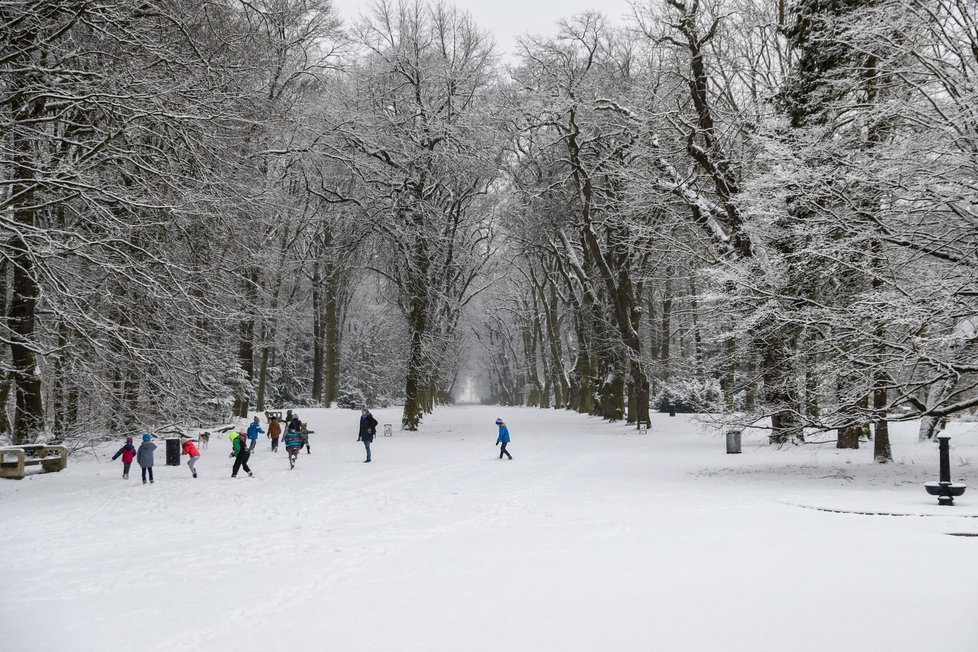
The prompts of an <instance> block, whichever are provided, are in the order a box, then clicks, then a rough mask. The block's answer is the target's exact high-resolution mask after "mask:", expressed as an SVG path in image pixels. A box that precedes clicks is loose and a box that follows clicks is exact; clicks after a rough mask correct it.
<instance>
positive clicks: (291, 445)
mask: <svg viewBox="0 0 978 652" xmlns="http://www.w3.org/2000/svg"><path fill="white" fill-rule="evenodd" d="M305 441H306V440H305V438H304V437H303V436H302V433H301V432H300V431H298V430H289V431H288V432H287V433H285V452H287V453H288V454H289V468H290V469H294V468H295V460H296V458H297V457H298V456H299V452H300V451H301V450H302V446H303V445H304V444H305Z"/></svg>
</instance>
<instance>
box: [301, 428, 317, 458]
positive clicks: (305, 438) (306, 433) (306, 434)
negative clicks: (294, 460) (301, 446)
mask: <svg viewBox="0 0 978 652" xmlns="http://www.w3.org/2000/svg"><path fill="white" fill-rule="evenodd" d="M313 432H315V431H314V430H309V427H308V426H307V425H306V422H305V421H303V422H302V423H301V424H299V434H300V435H302V441H303V442H304V443H305V445H306V455H310V454H311V453H312V451H311V450H309V435H311V434H312V433H313Z"/></svg>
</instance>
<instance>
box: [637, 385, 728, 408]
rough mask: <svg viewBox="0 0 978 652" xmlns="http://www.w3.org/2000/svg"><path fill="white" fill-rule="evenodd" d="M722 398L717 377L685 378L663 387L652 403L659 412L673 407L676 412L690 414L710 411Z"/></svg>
mask: <svg viewBox="0 0 978 652" xmlns="http://www.w3.org/2000/svg"><path fill="white" fill-rule="evenodd" d="M722 399H723V394H722V392H721V390H720V383H719V381H717V380H716V379H714V378H706V379H698V378H685V379H678V380H675V381H672V382H670V383H669V384H668V385H666V386H664V387H662V388H661V389H660V391H659V393H658V394H657V395H656V397H655V401H654V402H653V404H652V405H653V408H654V409H655V410H656V411H658V412H668V411H669V409H670V407H671V408H672V409H674V410H675V411H676V412H681V413H687V414H688V413H694V412H710V411H712V410H713V409H714V408H715V406H717V405H719V404H720V402H721V401H722Z"/></svg>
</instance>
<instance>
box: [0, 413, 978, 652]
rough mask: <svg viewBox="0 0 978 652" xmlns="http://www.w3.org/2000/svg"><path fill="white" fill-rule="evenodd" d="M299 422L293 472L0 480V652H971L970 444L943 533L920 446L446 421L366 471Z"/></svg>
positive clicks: (380, 446)
mask: <svg viewBox="0 0 978 652" xmlns="http://www.w3.org/2000/svg"><path fill="white" fill-rule="evenodd" d="M301 414H302V417H303V418H304V419H305V420H307V421H308V422H309V424H310V427H311V428H313V429H314V430H315V431H316V434H314V435H312V437H311V439H312V454H311V455H306V454H303V455H302V457H301V458H300V459H299V464H298V466H297V468H296V470H294V471H290V470H289V468H288V464H287V462H286V458H285V454H284V452H279V453H277V454H273V453H271V452H269V451H268V450H267V444H266V440H264V439H263V440H261V445H262V448H261V450H260V452H258V453H256V454H255V455H254V456H253V457H252V464H251V466H252V468H253V470H254V472H255V476H256V477H255V478H250V479H249V478H238V479H234V480H232V479H231V478H230V477H229V476H230V465H231V460H230V459H228V457H227V456H228V451H229V445H228V442H227V439H226V438H215V439H212V441H211V445H210V448H209V450H205V451H203V457H202V458H201V460H200V462H199V463H198V469H199V471H200V478H199V479H197V480H193V479H191V477H190V473H189V471H188V470H187V469H186V466H182V467H179V468H176V467H166V466H162V462H163V457H164V456H163V454H162V453H163V447H162V446H161V447H160V450H158V451H157V461H158V463H159V464H158V466H157V467H156V473H157V481H156V484H153V485H147V486H143V485H142V484H141V483H140V481H139V480H138V470H135V471H134V472H133V474H132V478H135V479H130V480H128V481H124V480H122V479H121V463H119V462H110V461H109V459H108V457H109V456H110V455H111V453H112V452H114V450H115V449H116V448H117V447H118V445H117V444H116V445H111V446H105V447H104V448H103V449H102V450H101V451H100V455H99V458H98V459H97V460H96V459H94V458H92V457H88V458H80V457H77V456H76V457H75V458H73V459H72V460H71V462H70V464H69V468H68V469H67V470H66V471H63V472H61V473H55V474H43V475H31V476H29V477H28V478H26V479H24V480H22V481H10V480H8V481H0V649H2V650H4V651H5V652H20V651H31V652H34V651H47V650H71V651H88V650H91V651H93V652H95V651H98V652H112V651H116V650H125V651H127V652H130V651H132V650H140V651H141V652H146V651H150V650H165V651H175V650H210V651H215V650H222V651H223V650H228V651H231V650H234V651H239V650H240V651H248V650H255V651H259V650H260V651H262V652H268V651H270V650H290V651H304V650H316V651H319V650H331V651H339V652H343V651H346V650H351V651H353V650H356V651H357V652H367V651H373V650H378V651H380V650H384V651H387V650H391V651H397V652H409V651H419V652H420V651H425V652H431V651H443V650H444V651H449V650H451V651H453V652H455V651H460V652H467V651H482V650H486V651H489V650H493V651H495V650H508V651H523V650H525V651H549V650H554V651H561V652H565V651H574V650H581V651H584V650H587V651H593V650H615V651H631V650H635V651H642V652H647V651H649V650H674V651H687V650H697V651H698V650H704V651H720V650H723V651H726V652H730V651H734V652H736V651H740V650H743V651H745V652H746V651H750V652H764V651H767V650H771V651H775V650H777V651H781V650H794V651H798V650H802V651H807V650H812V651H816V650H817V651H822V650H837V651H845V650H860V651H867V652H869V651H876V650H879V651H887V652H898V651H904V650H905V651H908V652H909V651H923V650H932V649H933V650H938V649H942V650H958V651H964V650H978V617H976V615H975V613H976V611H975V609H976V607H978V538H968V537H960V536H948V533H978V518H972V517H975V516H978V477H976V475H978V474H976V473H975V468H976V467H975V462H976V461H978V427H976V426H975V425H973V424H954V425H953V426H952V430H951V433H950V434H952V435H953V436H954V439H953V440H952V444H953V445H954V450H953V451H952V475H953V478H954V479H955V480H959V481H963V482H965V483H967V484H969V485H971V488H970V489H969V490H968V493H966V494H965V495H964V496H963V497H962V498H961V499H959V500H958V502H959V505H957V506H955V507H951V508H938V507H937V506H936V504H935V500H934V499H933V498H931V497H930V496H928V495H927V494H926V493H925V492H924V490H923V487H922V486H921V485H922V483H923V482H924V481H926V480H935V479H936V478H937V452H936V447H935V445H934V444H930V443H927V444H918V443H917V442H916V441H915V435H914V432H913V424H907V425H903V426H899V427H898V428H897V432H896V433H895V434H894V437H893V439H894V456H895V458H896V459H897V462H898V463H897V464H895V465H886V466H879V465H873V464H872V463H871V456H872V454H871V451H870V450H866V449H863V450H859V451H839V450H837V449H835V448H834V446H833V445H832V444H825V445H806V446H800V447H791V448H790V450H784V451H777V450H774V449H773V448H771V447H769V446H766V445H764V443H763V442H764V437H763V435H762V434H760V433H754V434H750V435H749V436H747V437H746V438H745V442H744V453H743V454H742V455H726V454H725V448H724V441H723V439H722V438H721V437H718V436H717V435H716V434H715V433H708V432H704V431H703V430H702V429H700V427H699V426H697V425H696V424H695V423H694V422H693V421H691V420H690V419H689V418H686V417H683V416H679V417H676V418H673V419H670V418H668V417H664V416H661V415H656V416H655V417H654V418H655V422H654V425H653V430H652V432H650V433H649V434H648V435H645V436H642V435H638V434H636V433H635V432H634V431H632V430H630V429H628V428H627V427H625V426H624V425H622V424H607V423H604V422H602V421H600V420H598V419H593V418H588V417H583V416H580V415H576V414H573V413H570V412H563V411H554V410H534V409H514V408H489V407H455V408H446V409H439V410H438V411H437V412H436V413H435V414H434V415H431V416H429V417H427V418H426V419H425V424H424V428H423V431H422V432H419V433H401V432H397V431H396V429H395V434H394V436H393V437H391V438H385V437H378V440H377V442H376V443H375V445H374V461H373V462H372V463H371V464H363V463H362V460H363V449H362V447H361V445H360V444H359V443H357V442H356V441H355V439H356V428H357V417H358V416H359V413H357V412H352V411H345V410H306V411H303V412H302V413H301ZM375 414H376V416H377V418H378V420H379V421H380V422H381V423H394V424H396V423H397V422H398V421H397V418H398V415H399V411H398V410H395V409H390V410H379V411H377V412H376V413H375ZM497 416H502V417H503V418H504V419H506V421H507V422H508V423H509V426H510V430H511V432H512V435H513V443H512V444H511V446H510V450H511V452H512V453H513V455H514V457H515V459H514V460H513V461H512V462H510V461H500V460H498V459H496V454H497V450H498V449H496V448H495V447H494V446H493V444H494V442H495V437H496V429H495V427H494V426H493V420H494V419H495V418H496V417H497ZM242 475H243V474H242ZM814 508H830V509H841V510H852V511H863V512H890V513H898V514H925V515H930V516H902V517H897V516H867V515H860V514H849V513H835V512H827V511H821V510H820V509H814Z"/></svg>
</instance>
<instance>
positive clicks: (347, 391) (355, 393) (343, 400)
mask: <svg viewBox="0 0 978 652" xmlns="http://www.w3.org/2000/svg"><path fill="white" fill-rule="evenodd" d="M366 404H367V399H366V398H364V396H363V392H361V391H360V390H359V389H357V388H356V387H342V388H340V393H339V395H338V396H337V397H336V407H338V408H343V409H346V410H356V409H359V408H362V407H363V406H364V405H366Z"/></svg>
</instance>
